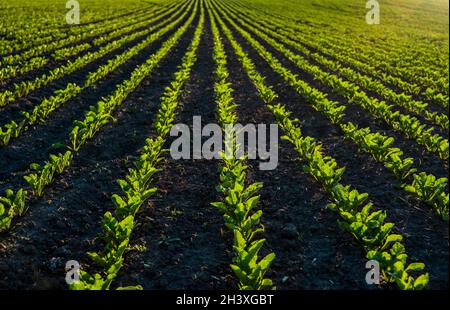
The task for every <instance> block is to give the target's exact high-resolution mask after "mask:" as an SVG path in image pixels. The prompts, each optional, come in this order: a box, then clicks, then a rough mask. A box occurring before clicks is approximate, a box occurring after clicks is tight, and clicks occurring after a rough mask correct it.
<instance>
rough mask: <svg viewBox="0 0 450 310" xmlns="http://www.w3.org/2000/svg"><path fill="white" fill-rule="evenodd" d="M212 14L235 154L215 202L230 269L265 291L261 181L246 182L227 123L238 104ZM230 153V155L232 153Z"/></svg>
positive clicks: (246, 286) (243, 284) (220, 99)
mask: <svg viewBox="0 0 450 310" xmlns="http://www.w3.org/2000/svg"><path fill="white" fill-rule="evenodd" d="M209 14H210V20H211V29H212V32H213V36H214V60H215V63H216V80H217V81H216V83H215V85H214V89H215V97H216V103H217V115H218V119H219V122H220V124H221V126H222V129H223V130H224V131H225V132H226V134H225V135H226V137H227V139H226V141H225V143H226V144H227V145H226V149H227V150H232V151H231V153H233V154H225V153H222V154H221V156H222V165H221V167H220V184H219V186H218V187H217V188H218V191H219V192H220V193H221V194H222V195H223V197H224V198H223V199H222V200H221V201H219V202H214V203H212V205H213V206H215V207H217V208H219V209H220V211H221V212H223V214H224V220H225V223H226V224H225V225H226V227H227V228H228V229H230V231H232V232H233V236H234V239H233V251H234V257H233V264H232V265H231V269H232V270H233V272H234V274H235V275H236V277H237V278H238V280H239V288H240V289H241V290H262V289H268V288H272V289H275V287H274V286H273V283H272V280H270V279H268V278H265V274H266V273H267V271H268V270H269V268H270V264H271V263H272V261H273V260H274V259H275V254H274V253H270V254H267V255H266V256H265V257H263V258H261V259H259V257H258V255H259V252H260V250H261V248H262V246H263V245H264V242H265V239H260V238H258V235H260V234H262V233H264V227H263V226H262V225H261V216H262V211H261V210H258V211H256V209H257V206H258V201H259V196H257V195H256V194H257V192H258V190H259V189H261V188H262V186H263V185H262V183H253V184H249V185H246V184H245V183H246V182H245V170H246V169H247V166H245V159H244V158H236V151H237V148H238V147H239V146H238V145H236V136H235V135H234V133H232V132H227V128H228V127H227V125H229V126H233V125H234V124H235V123H236V120H237V115H236V112H235V107H236V104H235V103H234V100H233V97H232V89H231V88H230V86H229V83H228V81H227V79H228V75H229V74H228V71H227V67H226V65H227V58H226V54H225V51H224V48H223V45H222V42H221V38H220V35H219V31H218V29H217V26H216V23H215V21H214V19H213V16H212V15H211V12H210V11H209ZM230 155H231V156H230Z"/></svg>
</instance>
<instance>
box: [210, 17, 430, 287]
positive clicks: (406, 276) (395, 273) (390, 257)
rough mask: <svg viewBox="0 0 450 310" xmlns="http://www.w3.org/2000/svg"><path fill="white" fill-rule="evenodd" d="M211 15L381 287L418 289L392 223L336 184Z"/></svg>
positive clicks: (318, 151) (331, 164)
mask: <svg viewBox="0 0 450 310" xmlns="http://www.w3.org/2000/svg"><path fill="white" fill-rule="evenodd" d="M222 14H223V13H222ZM214 15H215V17H216V18H217V20H218V21H219V24H220V25H221V27H222V30H223V31H224V33H225V35H226V36H227V38H228V39H229V41H230V43H231V45H232V46H233V49H234V51H235V53H236V54H237V56H238V58H239V60H240V62H241V64H242V66H243V67H244V68H245V70H246V72H247V74H248V76H249V78H250V79H251V81H252V82H253V84H254V86H255V87H256V89H257V90H258V93H259V96H260V98H261V100H262V101H263V102H264V103H265V104H266V105H267V107H268V108H269V109H270V111H271V112H272V113H273V114H274V116H275V117H276V119H277V123H278V125H279V126H280V127H281V128H282V129H283V131H284V133H285V137H284V138H285V139H287V140H288V141H290V142H291V143H292V144H293V145H294V147H295V149H296V151H297V152H298V155H299V157H300V159H301V160H302V161H304V162H305V163H306V164H305V166H304V169H305V171H307V172H308V173H310V174H311V176H313V177H314V178H315V179H316V180H317V181H318V182H319V183H320V184H321V185H322V186H323V188H324V190H325V191H326V192H327V193H328V194H329V196H330V198H331V199H332V201H333V203H331V204H330V205H329V207H330V208H331V209H333V210H335V211H336V212H337V213H338V214H339V217H340V220H339V224H340V226H341V227H342V228H343V229H345V230H346V231H348V232H349V233H351V234H352V235H353V236H354V237H355V238H356V239H357V240H358V242H359V243H360V244H361V245H362V246H363V248H364V250H365V252H366V254H367V258H369V259H376V260H377V261H378V262H379V263H380V266H381V268H382V272H383V276H384V279H385V280H386V281H387V282H395V283H396V284H397V285H398V287H399V288H400V289H422V288H424V287H425V286H426V285H427V283H428V274H422V275H420V276H419V277H417V278H414V277H413V276H412V275H411V273H412V272H417V271H420V270H423V269H424V267H425V265H424V264H423V263H412V264H409V265H408V264H407V254H406V251H405V248H404V246H403V244H402V239H403V238H402V236H401V235H398V234H393V233H391V232H392V230H393V229H394V224H393V223H386V222H385V219H386V217H387V215H386V212H383V211H381V210H379V211H373V212H372V211H371V209H372V208H373V206H372V203H370V202H368V203H367V200H368V194H366V193H362V194H361V193H359V192H358V191H357V190H355V189H351V187H350V186H345V185H343V184H341V182H340V180H341V176H342V174H343V173H344V171H345V168H338V167H337V163H336V161H335V160H334V159H333V158H332V157H331V156H325V155H323V152H322V147H321V145H320V143H319V142H318V141H317V140H316V139H314V138H312V137H309V136H304V135H303V133H302V131H301V129H300V127H299V126H298V124H297V123H298V120H296V119H291V117H290V115H291V113H290V112H288V111H287V110H286V108H285V106H283V105H281V104H274V100H275V99H276V98H277V94H276V93H275V92H274V91H273V90H272V89H271V88H270V87H269V86H268V85H267V84H266V83H265V81H264V77H263V76H261V75H260V74H259V72H257V71H256V69H255V65H254V64H253V62H252V61H251V60H250V58H249V57H248V55H247V54H246V53H245V52H244V51H243V49H242V47H241V46H240V45H239V44H238V43H237V42H236V40H235V39H234V37H233V35H232V33H231V31H230V29H229V28H228V27H227V26H226V25H225V23H224V22H223V21H222V19H221V17H220V16H219V14H218V13H217V11H215V12H214Z"/></svg>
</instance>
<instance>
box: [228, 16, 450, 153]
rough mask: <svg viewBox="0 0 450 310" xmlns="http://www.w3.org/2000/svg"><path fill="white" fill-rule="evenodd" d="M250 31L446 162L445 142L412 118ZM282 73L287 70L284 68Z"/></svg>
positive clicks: (265, 37) (303, 68)
mask: <svg viewBox="0 0 450 310" xmlns="http://www.w3.org/2000/svg"><path fill="white" fill-rule="evenodd" d="M229 20H230V19H229ZM241 22H242V21H241ZM230 23H233V26H235V28H236V29H237V30H238V31H239V32H240V33H241V34H242V35H243V36H245V37H247V38H249V37H250V35H249V34H248V33H247V32H245V31H244V30H243V29H242V28H240V27H239V26H237V25H236V23H234V22H233V21H232V20H230ZM242 23H243V22H242ZM252 31H253V32H254V33H257V34H258V36H259V37H260V38H262V39H263V40H264V41H265V42H267V43H268V44H270V46H272V47H273V48H275V49H276V50H278V51H279V52H281V53H282V54H284V55H285V56H286V57H287V58H288V59H289V60H290V61H292V62H293V63H294V64H295V65H297V67H299V68H300V69H302V70H304V71H306V72H308V73H310V74H311V75H312V76H314V78H315V79H317V80H319V81H320V82H322V84H323V85H325V86H328V87H329V88H330V89H331V90H332V91H333V92H334V93H336V94H338V95H341V96H343V97H344V98H346V99H347V100H348V101H349V102H352V103H356V104H358V105H359V106H361V107H362V108H363V109H365V110H367V111H368V112H369V113H370V114H371V115H372V116H374V117H375V118H377V119H381V120H384V121H385V122H386V123H387V124H389V125H391V127H392V128H393V129H395V130H397V131H399V132H401V133H403V134H404V135H405V136H406V137H408V138H410V139H414V140H415V141H416V142H417V143H418V144H420V145H422V146H424V147H425V149H426V150H428V151H429V152H432V153H436V154H437V155H438V156H439V157H440V158H441V159H442V160H444V161H446V160H447V159H448V158H449V143H448V140H447V139H444V138H443V137H442V136H440V135H439V134H433V130H434V128H432V127H431V128H427V126H426V125H424V124H421V122H420V121H419V120H418V119H417V118H415V117H411V116H410V115H405V114H402V113H400V112H399V111H392V110H393V109H392V108H393V106H392V105H388V104H387V103H386V102H384V101H379V100H378V99H376V98H371V97H369V96H367V94H366V93H365V92H364V91H361V90H359V88H358V87H357V86H355V85H354V84H352V83H349V82H346V81H343V80H342V79H341V78H339V77H337V76H335V75H333V74H329V73H327V72H325V71H323V70H321V69H320V68H318V67H317V66H312V65H310V64H309V63H308V62H307V61H305V60H304V58H303V57H301V56H299V55H296V54H294V53H293V52H292V51H291V50H289V49H288V48H286V47H285V46H284V45H283V44H281V43H278V42H276V41H275V40H273V39H271V38H270V37H268V36H267V35H265V34H263V33H261V32H260V31H258V30H256V29H254V28H253V29H252ZM250 38H251V37H250ZM250 41H251V43H253V45H258V46H260V47H262V45H261V44H259V43H258V42H256V41H255V40H250ZM282 70H283V71H284V70H287V69H285V68H283V69H282ZM279 73H280V72H279Z"/></svg>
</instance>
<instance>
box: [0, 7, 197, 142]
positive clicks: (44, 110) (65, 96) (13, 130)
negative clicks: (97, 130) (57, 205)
mask: <svg viewBox="0 0 450 310" xmlns="http://www.w3.org/2000/svg"><path fill="white" fill-rule="evenodd" d="M190 6H192V2H191V5H190ZM190 6H189V8H187V9H186V10H185V12H184V13H183V14H182V15H181V16H179V17H178V19H176V20H175V21H173V22H172V23H170V24H169V25H167V26H165V27H164V28H162V29H160V30H159V31H157V32H155V33H152V34H150V35H149V36H148V37H147V38H146V39H144V40H143V41H142V42H141V43H139V44H137V45H135V46H133V47H132V48H130V49H128V50H127V51H125V52H123V53H122V54H119V55H117V56H116V57H115V58H113V59H110V60H109V61H108V62H107V63H106V64H105V65H102V66H100V67H99V68H98V69H97V70H96V71H94V72H90V73H88V74H87V78H86V80H85V81H84V84H82V85H81V86H78V85H76V84H74V83H69V84H67V86H66V88H64V89H60V90H57V91H55V93H54V95H53V96H51V97H50V98H48V99H47V98H46V99H44V100H43V101H42V102H41V103H40V104H38V105H37V106H35V107H34V109H33V110H32V111H31V113H28V112H23V115H24V116H25V119H24V120H22V121H20V122H19V123H17V122H16V121H11V122H10V123H8V124H6V125H5V126H4V127H3V128H0V146H5V145H8V144H9V143H10V141H11V139H15V138H18V137H19V136H20V134H21V133H22V132H24V131H27V130H28V129H29V128H30V126H32V125H35V124H37V123H41V124H42V123H45V121H46V119H47V117H48V116H49V115H50V114H51V113H52V112H53V111H55V110H56V109H58V108H59V107H61V106H62V105H63V104H65V103H66V102H67V101H69V100H71V99H73V98H75V97H76V96H78V95H79V94H80V93H81V92H82V91H83V90H84V89H86V88H88V87H90V86H92V85H94V84H96V83H97V82H99V81H100V80H101V79H103V78H105V77H106V76H107V75H109V74H111V73H112V72H114V71H115V70H116V69H117V68H118V67H119V66H121V65H122V64H124V63H126V61H128V60H129V59H131V58H132V57H134V56H136V55H137V54H138V53H139V52H140V51H142V50H143V49H144V48H146V47H147V46H149V45H150V44H151V43H153V42H155V41H156V40H158V39H159V38H161V37H162V36H163V35H164V34H166V33H167V32H168V31H170V30H171V29H173V28H174V27H175V26H176V25H177V24H178V23H180V22H181V20H182V19H183V18H184V17H185V16H186V15H187V12H188V11H189V9H190ZM183 8H184V7H183ZM175 16H176V14H175V15H173V16H171V17H170V18H168V19H166V20H165V22H170V21H171V20H172V19H173V18H175ZM165 22H164V23H165ZM164 23H161V24H160V25H162V24H164ZM160 25H156V26H155V27H152V28H149V29H148V30H149V31H152V30H153V29H156V28H158V26H160Z"/></svg>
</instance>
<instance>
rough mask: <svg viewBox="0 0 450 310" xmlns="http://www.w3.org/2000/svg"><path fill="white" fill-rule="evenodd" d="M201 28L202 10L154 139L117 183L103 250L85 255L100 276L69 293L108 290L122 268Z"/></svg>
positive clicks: (105, 225) (159, 115) (193, 59)
mask: <svg viewBox="0 0 450 310" xmlns="http://www.w3.org/2000/svg"><path fill="white" fill-rule="evenodd" d="M203 27H204V13H203V6H202V8H201V13H200V21H199V25H198V27H197V29H196V31H195V34H194V39H193V41H192V43H191V45H190V46H189V48H188V51H187V53H186V55H185V56H184V57H183V62H182V65H181V67H180V71H178V72H177V73H176V74H175V80H174V81H173V82H172V83H171V85H170V86H169V87H167V88H166V91H165V93H164V95H163V96H162V97H161V107H160V109H159V111H158V113H157V117H156V122H155V125H154V127H155V129H156V131H157V136H156V137H155V138H152V139H150V138H149V139H147V141H146V145H145V146H144V148H143V149H142V151H141V153H140V156H139V159H138V160H137V161H136V162H134V167H133V168H131V169H129V172H128V174H127V176H126V177H125V179H124V180H118V183H119V185H120V187H121V189H122V192H123V194H122V195H117V194H114V195H113V196H112V201H113V203H114V205H115V207H116V209H115V212H114V215H113V214H112V213H111V212H107V213H106V214H105V215H104V217H103V221H102V227H103V242H104V244H105V246H104V248H103V250H102V251H101V252H99V253H88V255H89V256H90V257H91V258H92V259H93V260H94V261H95V262H96V263H97V264H99V265H100V266H102V270H103V271H102V274H99V273H97V274H95V275H90V274H89V273H88V272H86V271H84V270H81V272H80V281H76V282H74V283H72V284H71V285H70V289H72V290H107V289H110V286H111V284H112V281H113V280H114V278H115V277H116V276H117V273H118V272H119V270H120V269H121V267H122V264H123V256H124V254H125V253H126V252H127V251H129V243H130V236H131V233H132V232H133V228H134V221H135V215H136V213H137V212H138V211H139V209H140V207H141V206H142V205H143V203H144V202H145V201H147V200H148V199H149V198H150V197H151V196H152V195H153V194H154V193H155V192H156V191H157V188H156V187H154V186H153V177H154V174H155V173H157V172H158V171H160V168H158V166H159V163H160V161H161V159H162V157H161V155H162V153H163V152H164V150H163V146H164V144H165V142H166V138H167V136H168V134H169V132H170V129H171V127H172V125H173V122H174V118H175V112H176V109H177V107H178V104H179V100H180V98H181V94H182V90H183V86H184V85H185V84H186V82H187V81H188V79H189V77H190V73H191V70H192V67H193V65H194V64H195V62H196V53H197V50H198V46H199V43H200V40H201V35H202V32H203ZM118 289H142V287H141V286H139V285H138V286H130V287H125V288H118Z"/></svg>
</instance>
